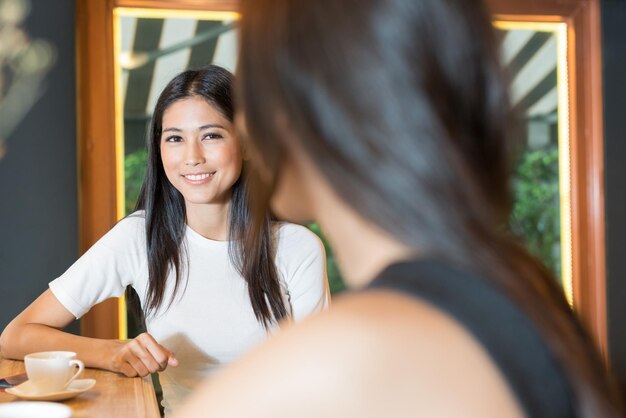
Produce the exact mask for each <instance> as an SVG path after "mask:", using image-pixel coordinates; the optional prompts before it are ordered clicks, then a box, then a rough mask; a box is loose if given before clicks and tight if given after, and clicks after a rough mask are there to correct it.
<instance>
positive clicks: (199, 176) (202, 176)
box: [184, 173, 213, 181]
mask: <svg viewBox="0 0 626 418" xmlns="http://www.w3.org/2000/svg"><path fill="white" fill-rule="evenodd" d="M212 175H213V173H204V174H187V175H185V176H184V177H185V178H186V179H189V180H192V181H198V180H204V179H206V178H208V177H210V176H212Z"/></svg>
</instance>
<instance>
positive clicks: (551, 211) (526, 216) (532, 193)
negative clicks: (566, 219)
mask: <svg viewBox="0 0 626 418" xmlns="http://www.w3.org/2000/svg"><path fill="white" fill-rule="evenodd" d="M513 191H514V196H515V200H514V204H513V212H512V216H511V229H512V230H513V232H514V233H515V234H517V235H518V236H520V237H521V238H522V240H523V241H524V242H525V243H526V245H527V246H528V248H529V250H530V251H531V252H532V253H533V254H534V255H535V256H537V257H539V259H541V260H542V261H543V262H544V263H545V264H546V266H548V267H549V268H550V269H552V271H553V272H554V273H555V275H556V276H557V277H560V276H561V252H560V248H561V247H560V242H561V229H560V204H559V152H558V146H557V145H556V144H552V145H549V146H547V147H546V148H542V149H538V150H527V151H526V152H524V153H523V154H522V155H521V158H520V160H519V163H518V165H517V168H516V172H515V177H514V180H513Z"/></svg>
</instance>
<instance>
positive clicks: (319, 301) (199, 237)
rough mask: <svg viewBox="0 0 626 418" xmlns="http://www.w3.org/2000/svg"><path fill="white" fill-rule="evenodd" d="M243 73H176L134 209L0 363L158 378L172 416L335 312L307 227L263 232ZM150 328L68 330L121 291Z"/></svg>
mask: <svg viewBox="0 0 626 418" xmlns="http://www.w3.org/2000/svg"><path fill="white" fill-rule="evenodd" d="M232 81H233V76H232V74H231V73H230V72H228V71H227V70H225V69H223V68H221V67H218V66H207V67H203V68H200V69H198V70H188V71H185V72H183V73H181V74H179V75H178V76H176V77H175V78H174V79H173V80H172V81H171V82H170V83H168V85H167V86H166V87H165V89H164V90H163V92H162V93H161V95H160V96H159V98H158V100H157V104H156V108H155V112H154V116H153V117H152V120H151V123H150V130H149V135H148V144H147V145H148V150H147V155H148V166H147V173H146V178H145V181H144V183H143V186H142V189H141V193H140V196H139V200H138V203H137V208H136V211H135V212H134V213H132V214H131V215H129V216H127V217H125V218H124V219H122V220H121V221H119V222H118V223H117V224H116V225H115V226H114V227H113V228H112V229H111V230H110V231H109V232H108V233H106V234H105V235H104V236H103V237H102V238H101V239H100V240H98V242H96V244H94V245H93V246H92V247H91V249H89V251H87V253H85V255H83V257H81V258H80V259H79V260H78V261H77V262H76V263H75V264H74V265H73V266H72V267H71V268H70V269H68V270H67V271H66V272H65V273H64V274H63V275H62V276H61V277H59V278H57V279H56V280H54V281H53V282H52V283H50V290H48V291H46V292H45V293H44V294H43V295H42V296H41V297H40V298H39V299H37V300H36V301H35V302H34V303H33V304H32V305H31V306H29V307H28V308H27V309H26V310H24V311H23V312H22V313H21V314H20V315H19V316H18V317H17V318H16V319H14V320H13V322H11V324H9V326H8V327H7V328H6V330H5V331H4V333H3V334H2V337H1V339H0V346H1V347H2V355H3V356H5V357H10V358H21V357H22V356H24V355H25V354H26V353H30V352H34V351H49V350H59V349H64V350H68V349H69V350H72V351H75V352H77V353H78V357H79V358H80V359H81V360H83V362H84V363H85V365H86V366H88V367H97V368H103V369H108V370H112V371H116V372H119V373H122V374H125V375H127V376H137V375H139V376H145V375H147V374H149V373H155V372H159V375H160V376H159V377H160V381H161V386H162V388H163V399H164V407H165V411H166V413H168V412H169V411H171V410H172V409H173V408H175V407H176V405H177V404H178V403H179V402H181V400H182V399H183V398H184V397H185V396H186V395H187V393H188V392H189V391H190V390H191V389H192V388H193V387H194V386H195V385H196V383H197V382H198V381H199V380H200V379H202V378H204V377H206V376H207V375H209V374H211V373H212V372H213V371H214V370H216V369H217V368H218V367H220V366H221V365H223V364H226V363H229V362H231V361H232V360H234V359H235V358H237V357H239V356H240V355H241V354H242V353H244V352H246V351H247V350H248V349H250V348H252V347H253V346H255V345H256V344H258V343H259V342H261V341H263V340H264V339H265V338H267V337H268V335H270V334H272V333H275V332H277V331H278V329H279V326H278V322H279V321H280V320H285V321H287V320H300V319H302V318H304V317H306V316H308V315H309V314H311V313H313V312H316V311H319V310H321V309H324V308H325V307H326V306H327V305H328V301H329V297H328V289H327V284H326V275H325V270H324V261H325V257H324V249H323V246H322V244H321V242H320V241H319V240H318V239H317V237H316V236H315V235H314V234H313V233H312V232H310V231H308V230H307V229H306V228H304V227H301V226H297V225H292V224H288V223H278V222H273V220H272V219H271V217H270V215H269V213H266V215H265V217H264V219H263V220H262V221H261V224H262V225H259V229H260V230H261V231H262V233H261V235H260V239H259V240H258V241H255V243H254V244H248V243H249V242H250V241H249V240H247V239H246V234H247V231H248V229H249V228H251V226H252V225H253V223H254V222H256V220H255V219H252V217H251V213H250V210H249V209H248V208H249V205H250V203H249V191H248V187H249V186H248V175H247V172H248V170H247V169H246V167H245V165H246V164H245V162H244V161H243V156H242V151H241V145H240V143H239V140H238V138H237V137H236V136H235V135H234V134H233V130H232V121H233V106H232V99H231V87H232ZM127 288H128V289H132V291H130V292H129V300H130V301H131V302H132V304H133V306H134V308H135V310H136V312H137V313H138V314H139V316H140V317H141V318H142V319H141V320H142V322H144V323H145V327H146V330H147V332H146V333H142V334H140V335H139V336H137V337H136V338H134V339H132V340H130V341H124V342H119V341H117V340H104V339H97V340H95V339H91V338H85V337H77V336H71V335H68V334H65V333H63V332H61V331H60V329H62V328H63V327H64V326H65V325H67V323H69V322H70V321H71V320H72V319H73V318H80V317H82V316H83V315H84V314H85V313H86V312H87V311H88V310H89V309H90V308H91V307H92V306H94V305H95V304H97V303H100V302H102V301H104V300H106V299H109V298H112V297H119V296H121V295H122V294H123V292H124V290H125V289H127Z"/></svg>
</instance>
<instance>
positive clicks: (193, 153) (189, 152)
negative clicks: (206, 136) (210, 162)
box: [185, 141, 205, 165]
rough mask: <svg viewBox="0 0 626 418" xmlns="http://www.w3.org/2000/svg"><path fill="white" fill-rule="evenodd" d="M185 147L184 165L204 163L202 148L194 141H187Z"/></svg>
mask: <svg viewBox="0 0 626 418" xmlns="http://www.w3.org/2000/svg"><path fill="white" fill-rule="evenodd" d="M186 145H187V146H186V147H185V164H187V165H198V164H202V163H203V162H205V161H204V154H203V153H202V147H201V146H200V144H199V143H197V142H196V141H189V142H187V144H186Z"/></svg>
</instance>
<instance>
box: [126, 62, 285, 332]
mask: <svg viewBox="0 0 626 418" xmlns="http://www.w3.org/2000/svg"><path fill="white" fill-rule="evenodd" d="M232 87H233V75H232V74H231V73H230V72H229V71H228V70H226V69H224V68H221V67H219V66H216V65H209V66H206V67H203V68H200V69H197V70H187V71H185V72H183V73H181V74H179V75H177V76H176V77H174V79H173V80H172V81H170V82H169V83H168V85H167V86H166V87H165V88H164V89H163V92H162V93H161V95H160V96H159V99H158V101H157V104H156V106H155V109H154V114H153V116H152V122H151V125H150V130H149V134H148V141H147V146H148V168H147V173H146V178H145V181H144V183H143V186H142V188H141V192H140V196H139V200H138V202H137V207H136V209H137V210H144V211H145V222H146V247H147V256H148V272H149V284H148V291H147V295H146V303H145V306H144V307H143V311H141V310H139V309H138V308H139V305H138V298H137V295H136V294H135V293H134V292H127V295H128V296H129V301H130V302H131V304H132V306H133V308H134V309H133V310H134V311H135V313H136V314H138V316H139V318H140V319H143V317H144V315H145V314H149V313H151V312H152V311H154V310H156V309H158V308H159V307H161V305H163V304H164V302H165V301H166V299H169V302H170V303H171V302H172V301H173V300H174V296H175V294H176V292H177V291H179V288H180V286H181V284H182V283H183V276H184V271H185V263H186V262H187V261H188V260H186V258H185V257H184V247H183V242H184V241H183V238H184V235H185V227H186V215H185V213H186V212H185V201H184V199H183V196H182V195H181V193H180V192H179V191H178V190H176V188H174V186H172V184H171V183H170V182H169V180H168V179H167V176H166V175H165V171H164V169H163V162H162V160H161V147H160V143H161V131H162V121H163V114H164V113H165V111H166V110H167V109H168V108H169V107H170V106H171V105H172V104H173V103H175V102H177V101H179V100H183V99H187V98H190V97H200V98H203V99H204V100H206V101H207V103H209V104H210V105H211V106H213V107H215V108H216V109H217V110H218V111H219V112H221V113H222V114H223V115H224V117H226V118H227V119H228V120H229V121H231V122H232V121H233V115H234V110H233V101H232ZM249 199H250V193H249V177H248V169H247V167H246V163H245V162H244V167H243V170H242V173H241V176H240V177H239V179H238V180H237V182H236V183H235V184H234V185H233V187H232V196H231V205H230V213H229V222H230V228H229V229H230V232H229V254H230V257H231V260H232V262H233V264H234V265H235V266H236V267H237V268H238V270H239V273H240V274H241V275H242V276H243V278H244V279H245V280H246V282H247V283H248V293H249V296H250V302H251V304H252V308H253V310H254V314H255V315H256V318H257V319H258V320H259V321H260V322H261V323H263V325H264V326H268V325H269V324H271V323H273V322H275V321H278V320H280V319H282V318H284V317H285V316H286V315H287V310H286V307H285V305H284V302H283V298H282V293H281V289H280V283H279V280H278V273H277V271H276V266H275V264H274V244H273V238H272V228H271V217H270V214H269V212H267V211H264V213H263V214H261V215H260V216H257V217H256V221H257V222H258V224H257V225H255V228H251V226H252V224H253V222H254V220H253V219H252V213H251V211H250V209H249V204H250V203H249ZM250 229H254V230H255V231H258V235H257V239H255V240H246V239H245V234H246V233H247V231H248V230H250ZM172 269H173V271H174V272H175V276H174V277H175V285H174V294H173V295H165V289H166V281H167V278H168V275H169V273H170V271H171V270H172ZM207 274H210V272H207ZM142 322H143V321H142Z"/></svg>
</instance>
